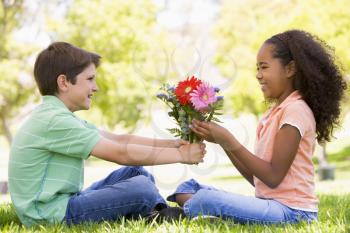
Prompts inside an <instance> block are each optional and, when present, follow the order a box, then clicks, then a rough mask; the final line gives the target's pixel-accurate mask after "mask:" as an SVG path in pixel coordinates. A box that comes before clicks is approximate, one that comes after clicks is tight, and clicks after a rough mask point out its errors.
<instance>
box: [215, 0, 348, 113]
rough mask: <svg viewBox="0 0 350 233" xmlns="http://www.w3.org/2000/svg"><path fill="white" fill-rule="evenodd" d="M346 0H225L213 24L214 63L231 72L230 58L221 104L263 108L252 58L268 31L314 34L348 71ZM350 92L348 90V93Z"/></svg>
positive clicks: (248, 109)
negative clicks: (229, 81)
mask: <svg viewBox="0 0 350 233" xmlns="http://www.w3.org/2000/svg"><path fill="white" fill-rule="evenodd" d="M347 3H348V2H347V1H346V0H339V1H331V0H322V1H302V0H296V1H277V0H272V1H268V2H262V1H254V0H248V1H239V0H233V1H231V0H226V1H224V3H223V6H222V11H221V14H220V16H219V20H218V23H217V27H216V30H215V32H216V35H217V40H218V52H217V54H218V55H217V56H216V58H215V63H216V65H217V66H218V67H219V69H220V71H221V73H222V74H223V75H224V76H228V77H230V76H231V75H232V68H231V67H232V66H233V65H232V61H231V60H229V59H226V58H227V56H229V57H232V58H233V60H234V63H235V65H236V69H237V75H236V77H235V80H234V82H233V84H232V85H231V87H230V88H229V91H228V93H230V96H227V97H228V98H227V99H228V101H227V104H228V106H229V109H233V111H234V113H235V114H239V113H241V112H250V113H253V114H254V115H255V116H258V115H259V114H261V113H262V112H263V111H265V110H266V107H267V106H266V105H265V104H264V101H263V96H262V94H261V91H260V88H259V86H258V83H257V81H256V80H255V62H256V61H255V59H256V58H255V56H256V54H257V52H258V49H259V48H260V46H261V44H262V43H263V42H264V41H265V40H266V39H268V38H269V37H271V36H272V35H274V34H276V33H279V32H283V31H285V30H288V29H295V28H298V29H302V30H306V31H309V32H311V33H314V34H316V35H318V36H319V37H320V38H322V39H323V40H325V41H326V42H327V43H329V44H330V45H331V46H334V47H335V53H336V55H337V56H338V57H339V59H340V61H341V63H342V64H343V67H344V72H345V73H346V74H349V73H350V50H349V49H348V44H349V41H350V17H349V15H350V8H349V7H345V6H346V5H347ZM348 93H350V91H349V92H348Z"/></svg>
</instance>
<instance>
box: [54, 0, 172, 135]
mask: <svg viewBox="0 0 350 233" xmlns="http://www.w3.org/2000/svg"><path fill="white" fill-rule="evenodd" d="M156 12H157V9H156V6H155V5H154V3H153V2H152V1H150V0H141V1H123V0H115V1H109V0H91V1H84V0H75V1H74V2H73V3H72V4H71V5H70V6H69V8H68V11H67V14H66V16H65V19H64V21H63V22H61V21H50V23H49V25H50V27H51V28H52V29H53V31H54V32H55V34H53V35H52V36H53V37H54V38H55V40H65V41H68V42H70V43H72V44H74V45H76V46H78V47H82V48H84V49H87V50H90V51H95V52H97V53H99V54H100V55H101V56H102V65H101V67H100V68H99V70H98V76H97V83H98V86H99V93H97V94H96V95H95V96H94V98H95V100H94V105H95V106H94V107H93V108H92V111H94V113H93V114H91V112H90V113H89V114H86V115H85V116H84V117H85V118H87V119H89V120H92V121H93V122H96V123H97V122H98V123H99V124H100V125H107V126H108V127H109V128H111V129H113V128H115V126H116V125H118V126H119V127H120V126H121V127H123V128H124V129H128V130H129V131H133V130H134V129H135V127H136V125H137V122H138V121H139V120H140V119H144V118H145V117H147V116H148V109H149V105H150V104H151V100H152V99H153V97H154V96H155V94H156V92H157V89H158V88H159V87H160V85H161V83H163V82H164V81H165V79H166V78H168V77H169V75H170V73H169V72H168V55H167V54H168V51H166V48H170V45H169V44H168V42H167V40H166V36H165V34H164V33H163V32H162V31H161V30H159V28H158V27H157V25H156V20H157V18H156V17H157V15H156ZM81 114H82V115H84V113H81Z"/></svg>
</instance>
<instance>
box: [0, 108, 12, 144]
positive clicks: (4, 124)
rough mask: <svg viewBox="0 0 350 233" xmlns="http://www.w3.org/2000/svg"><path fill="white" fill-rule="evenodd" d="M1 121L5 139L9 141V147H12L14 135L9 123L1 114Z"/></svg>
mask: <svg viewBox="0 0 350 233" xmlns="http://www.w3.org/2000/svg"><path fill="white" fill-rule="evenodd" d="M0 120H1V128H2V131H3V132H4V134H5V138H6V139H7V142H8V143H9V145H11V143H12V134H11V132H10V129H9V127H8V125H7V121H6V119H5V116H4V115H3V114H0Z"/></svg>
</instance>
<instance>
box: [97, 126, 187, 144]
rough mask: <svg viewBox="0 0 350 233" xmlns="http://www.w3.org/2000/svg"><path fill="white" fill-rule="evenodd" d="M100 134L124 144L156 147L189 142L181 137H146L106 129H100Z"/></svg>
mask: <svg viewBox="0 0 350 233" xmlns="http://www.w3.org/2000/svg"><path fill="white" fill-rule="evenodd" d="M99 132H100V134H101V135H102V136H103V137H105V138H108V139H110V140H112V141H115V142H118V143H122V144H127V143H129V144H137V145H144V146H154V147H171V148H178V147H180V146H182V145H186V144H188V142H187V141H185V140H181V139H156V138H146V137H141V136H136V135H131V134H120V135H118V134H114V133H110V132H107V131H104V130H100V131H99Z"/></svg>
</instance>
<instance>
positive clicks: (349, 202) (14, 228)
mask: <svg viewBox="0 0 350 233" xmlns="http://www.w3.org/2000/svg"><path fill="white" fill-rule="evenodd" d="M319 197H320V201H321V204H320V211H319V221H318V222H315V223H313V224H310V225H307V224H305V223H301V224H298V225H286V226H259V225H238V224H234V223H232V222H228V221H217V222H216V223H215V224H213V223H210V222H208V221H204V220H202V221H198V222H191V221H189V220H182V221H179V222H173V223H163V224H160V225H159V224H157V223H151V224H147V223H145V221H144V220H138V221H129V220H124V219H122V220H120V221H118V222H104V223H102V224H85V225H80V226H74V227H70V228H69V227H67V226H65V225H61V224H58V225H54V226H46V225H41V226H36V227H32V228H25V227H24V226H22V225H21V224H20V223H19V220H18V219H17V217H16V215H15V212H14V210H13V208H12V206H11V205H9V204H8V205H3V206H2V207H1V209H0V232H4V233H5V232H9V233H10V232H11V233H13V232H327V233H328V232H335V233H340V232H350V194H348V195H338V196H337V195H321V196H319Z"/></svg>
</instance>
